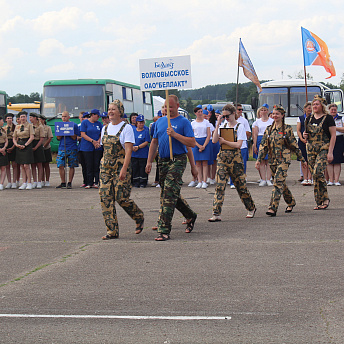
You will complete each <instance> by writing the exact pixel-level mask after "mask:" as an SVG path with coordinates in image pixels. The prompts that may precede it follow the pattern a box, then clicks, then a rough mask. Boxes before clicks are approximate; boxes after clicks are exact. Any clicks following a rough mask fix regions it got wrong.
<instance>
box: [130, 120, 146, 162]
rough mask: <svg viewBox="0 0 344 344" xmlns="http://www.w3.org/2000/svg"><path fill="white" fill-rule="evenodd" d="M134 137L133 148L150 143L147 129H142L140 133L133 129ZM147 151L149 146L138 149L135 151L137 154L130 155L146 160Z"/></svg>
mask: <svg viewBox="0 0 344 344" xmlns="http://www.w3.org/2000/svg"><path fill="white" fill-rule="evenodd" d="M133 130H134V135H135V144H134V146H138V145H140V144H141V143H144V142H146V141H147V142H150V136H149V130H148V128H147V127H144V128H143V130H142V131H137V128H136V127H135V128H133ZM148 151H149V145H147V146H145V147H143V148H140V149H138V150H137V152H134V151H133V153H132V154H131V156H132V157H133V158H148Z"/></svg>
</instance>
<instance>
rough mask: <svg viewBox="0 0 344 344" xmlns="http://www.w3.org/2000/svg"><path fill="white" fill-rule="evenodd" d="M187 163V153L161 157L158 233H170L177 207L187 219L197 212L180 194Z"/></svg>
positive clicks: (192, 217) (193, 216)
mask: <svg viewBox="0 0 344 344" xmlns="http://www.w3.org/2000/svg"><path fill="white" fill-rule="evenodd" d="M186 164H187V157H186V154H180V155H175V156H174V157H173V160H170V158H164V159H162V158H159V183H160V186H161V189H160V211H159V220H158V233H162V234H170V232H171V222H172V218H173V213H174V209H175V208H177V210H179V211H180V212H181V213H182V214H183V216H184V217H185V218H186V219H194V218H196V217H197V214H196V213H195V212H194V211H193V210H192V209H191V208H190V206H189V204H188V203H187V202H186V201H185V199H184V198H183V197H182V196H181V194H180V189H181V186H182V184H183V180H182V177H183V173H184V171H185V168H186Z"/></svg>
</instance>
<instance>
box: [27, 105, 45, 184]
mask: <svg viewBox="0 0 344 344" xmlns="http://www.w3.org/2000/svg"><path fill="white" fill-rule="evenodd" d="M30 122H31V123H32V125H33V130H34V140H33V141H32V150H33V156H34V163H33V164H31V170H32V179H33V184H32V188H33V189H34V188H37V189H41V188H42V180H43V165H42V163H43V162H44V161H45V155H44V148H43V141H44V129H43V126H42V125H41V123H40V121H39V120H38V114H37V113H34V112H31V113H30ZM36 168H37V170H38V179H37V171H36Z"/></svg>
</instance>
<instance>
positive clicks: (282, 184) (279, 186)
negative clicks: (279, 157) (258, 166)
mask: <svg viewBox="0 0 344 344" xmlns="http://www.w3.org/2000/svg"><path fill="white" fill-rule="evenodd" d="M288 168H289V164H288V163H281V164H279V165H270V169H271V174H272V176H273V178H274V186H273V189H272V194H271V200H270V206H269V209H272V210H273V211H274V212H277V209H278V205H279V202H280V199H281V195H283V198H284V201H285V203H287V205H288V206H291V207H294V206H295V205H296V202H295V199H294V197H293V195H292V194H291V192H290V190H289V188H288V186H287V184H286V178H287V172H288Z"/></svg>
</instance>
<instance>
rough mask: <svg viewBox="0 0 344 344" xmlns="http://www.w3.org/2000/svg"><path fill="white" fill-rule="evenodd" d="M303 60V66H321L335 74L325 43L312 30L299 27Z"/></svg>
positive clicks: (332, 74)
mask: <svg viewBox="0 0 344 344" xmlns="http://www.w3.org/2000/svg"><path fill="white" fill-rule="evenodd" d="M301 34H302V47H303V60H304V65H305V66H323V67H324V68H325V70H326V71H327V72H328V73H330V74H331V75H330V76H329V77H327V78H326V79H329V78H332V77H333V76H336V70H335V68H334V65H333V62H332V60H331V59H330V54H329V52H328V47H327V45H326V43H325V42H324V41H323V40H322V39H320V38H319V37H318V36H317V35H315V34H314V33H313V32H311V31H309V30H307V29H305V28H303V27H301Z"/></svg>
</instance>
